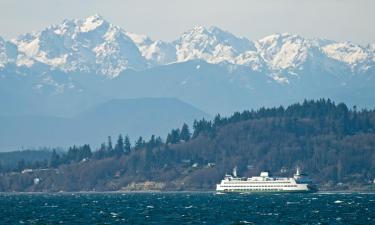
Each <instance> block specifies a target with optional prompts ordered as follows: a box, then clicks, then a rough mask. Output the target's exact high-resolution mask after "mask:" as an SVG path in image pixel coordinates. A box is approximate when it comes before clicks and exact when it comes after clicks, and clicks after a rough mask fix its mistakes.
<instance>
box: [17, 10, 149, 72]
mask: <svg viewBox="0 0 375 225" xmlns="http://www.w3.org/2000/svg"><path fill="white" fill-rule="evenodd" d="M13 42H14V43H15V44H16V45H17V46H18V50H19V52H20V55H19V56H18V61H17V63H18V65H26V66H28V67H30V66H32V65H33V64H34V63H35V62H41V63H44V64H47V65H49V66H51V67H53V68H59V69H62V70H63V71H69V72H70V71H81V72H90V73H92V72H94V73H98V74H104V75H107V76H109V77H114V76H117V75H118V74H119V73H120V72H122V71H123V70H125V69H126V68H132V69H144V68H145V67H146V60H145V59H144V58H143V57H142V55H141V54H140V52H139V50H138V48H137V46H136V45H135V44H134V43H133V41H132V40H131V39H130V38H129V37H128V36H127V35H126V33H125V31H124V30H122V29H121V28H120V27H118V26H114V25H112V24H110V23H108V22H106V21H105V20H104V19H103V18H102V17H100V16H99V15H94V16H89V17H87V18H84V19H76V20H65V21H64V22H63V23H62V24H60V25H54V26H50V27H47V28H46V29H44V30H42V31H40V32H36V33H29V34H25V35H22V36H20V37H18V38H17V39H15V40H13Z"/></svg>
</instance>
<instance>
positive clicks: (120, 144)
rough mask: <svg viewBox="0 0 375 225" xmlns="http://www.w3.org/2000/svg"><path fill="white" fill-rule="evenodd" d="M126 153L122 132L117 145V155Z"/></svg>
mask: <svg viewBox="0 0 375 225" xmlns="http://www.w3.org/2000/svg"><path fill="white" fill-rule="evenodd" d="M122 154H124V139H123V138H122V135H121V134H120V135H119V137H118V139H117V143H116V145H115V155H116V156H121V155H122Z"/></svg>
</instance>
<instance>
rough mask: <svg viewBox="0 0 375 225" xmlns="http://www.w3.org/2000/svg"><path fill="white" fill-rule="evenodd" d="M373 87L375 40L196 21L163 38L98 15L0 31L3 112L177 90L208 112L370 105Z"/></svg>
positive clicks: (70, 113) (63, 112) (75, 106)
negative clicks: (254, 33)
mask: <svg viewBox="0 0 375 225" xmlns="http://www.w3.org/2000/svg"><path fill="white" fill-rule="evenodd" d="M244 29H251V28H244ZM374 88H375V44H373V45H368V46H361V45H356V44H353V43H350V42H343V43H341V42H335V41H330V40H323V39H308V38H304V37H301V36H298V35H293V34H273V35H270V36H267V37H264V38H262V39H260V40H256V41H251V40H249V39H247V38H242V37H236V36H235V35H233V34H231V33H229V32H227V31H223V30H221V29H220V28H218V27H209V28H205V27H202V26H196V27H194V28H192V29H191V30H189V31H186V32H185V33H183V34H182V35H181V36H180V37H178V38H176V40H175V41H172V42H164V41H160V40H152V39H151V38H150V37H148V36H145V35H138V34H134V33H131V32H129V31H126V30H124V29H122V28H121V27H118V26H115V25H112V24H110V23H109V22H107V21H106V20H105V19H103V18H102V17H101V16H99V15H94V16H89V17H87V18H83V19H75V20H65V21H63V22H62V23H61V24H58V25H52V26H49V27H47V28H45V29H44V30H42V31H38V32H33V33H28V34H24V35H21V36H19V37H16V38H14V39H12V40H9V41H5V40H3V39H2V38H0V102H1V110H0V115H1V116H30V115H34V116H35V115H38V116H49V117H51V116H52V117H56V116H58V117H75V116H77V115H78V114H80V113H81V112H82V111H84V110H87V109H88V108H90V107H94V106H95V105H98V104H102V103H105V102H107V101H110V100H112V99H123V98H145V97H146V98H148V97H158V98H165V97H167V98H177V99H180V100H182V101H184V102H186V103H188V104H190V105H192V106H194V107H197V108H199V109H201V110H203V111H204V112H206V113H209V114H211V115H214V114H216V113H221V114H229V113H232V112H234V111H237V110H242V109H251V108H258V107H262V106H278V105H280V104H282V105H286V104H290V103H294V102H296V101H301V100H303V99H305V98H309V99H316V98H321V97H325V98H332V99H333V100H335V101H344V102H346V103H347V104H348V105H350V106H352V105H357V106H358V107H374V105H375V95H374V90H375V89H374ZM194 107H192V108H194ZM165 110H166V111H168V110H169V108H165ZM151 111H152V110H151ZM196 115H197V114H194V116H196ZM199 115H207V114H204V113H202V114H199ZM189 118H192V116H190V117H189ZM170 125H172V124H170ZM139 126H144V127H145V129H148V130H149V129H151V130H152V129H155V130H157V128H155V127H147V128H146V126H147V125H146V124H143V123H142V122H140V124H139ZM124 129H125V130H126V128H124ZM130 132H131V131H129V133H130Z"/></svg>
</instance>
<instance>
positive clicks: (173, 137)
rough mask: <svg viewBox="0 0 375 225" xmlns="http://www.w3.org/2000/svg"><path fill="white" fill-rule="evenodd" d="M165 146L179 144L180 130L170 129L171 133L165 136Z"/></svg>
mask: <svg viewBox="0 0 375 225" xmlns="http://www.w3.org/2000/svg"><path fill="white" fill-rule="evenodd" d="M166 142H167V144H176V143H178V142H180V129H172V131H171V133H169V134H168V135H167V141H166Z"/></svg>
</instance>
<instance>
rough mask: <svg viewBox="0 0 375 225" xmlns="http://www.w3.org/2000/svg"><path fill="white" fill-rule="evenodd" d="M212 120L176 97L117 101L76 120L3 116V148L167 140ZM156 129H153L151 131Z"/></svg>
mask: <svg viewBox="0 0 375 225" xmlns="http://www.w3.org/2000/svg"><path fill="white" fill-rule="evenodd" d="M201 118H210V116H209V115H208V114H206V113H204V112H203V111H201V110H199V109H197V108H195V107H193V106H191V105H189V104H186V103H184V102H182V101H179V100H177V99H173V98H140V99H116V100H110V101H107V102H105V103H102V104H98V105H96V106H93V107H91V108H89V109H87V110H86V111H84V112H82V113H80V114H78V115H77V116H75V117H72V118H61V117H50V116H2V117H0V124H2V126H0V149H1V150H3V151H6V150H8V151H9V150H16V149H19V148H21V147H22V146H23V147H24V148H28V147H39V146H61V147H66V146H70V145H71V144H72V143H75V144H84V143H89V144H91V145H93V146H99V144H100V143H101V141H104V140H106V139H107V136H109V135H111V136H113V137H114V138H115V137H117V136H118V135H119V134H123V135H129V136H130V137H131V139H132V140H133V141H134V140H135V138H137V137H139V136H144V137H149V136H151V135H152V134H156V135H160V136H163V137H165V136H166V134H167V132H168V131H169V130H170V129H172V128H174V127H177V126H180V125H181V124H182V123H183V122H187V123H192V122H193V121H194V119H201ZM150 128H152V129H150Z"/></svg>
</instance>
